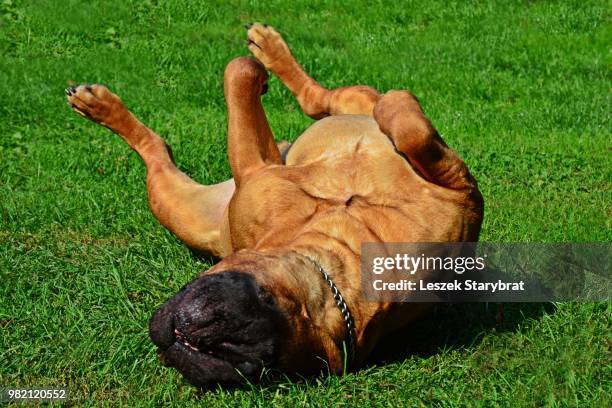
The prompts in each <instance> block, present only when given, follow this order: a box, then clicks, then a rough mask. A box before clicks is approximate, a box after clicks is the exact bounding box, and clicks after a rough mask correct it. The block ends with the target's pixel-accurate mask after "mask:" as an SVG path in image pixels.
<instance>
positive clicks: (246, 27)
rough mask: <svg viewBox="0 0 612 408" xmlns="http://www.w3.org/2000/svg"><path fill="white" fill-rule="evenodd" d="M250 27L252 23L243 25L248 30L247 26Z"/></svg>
mask: <svg viewBox="0 0 612 408" xmlns="http://www.w3.org/2000/svg"><path fill="white" fill-rule="evenodd" d="M251 27H253V23H246V24H245V25H244V28H246V29H247V30H248V29H249V28H251Z"/></svg>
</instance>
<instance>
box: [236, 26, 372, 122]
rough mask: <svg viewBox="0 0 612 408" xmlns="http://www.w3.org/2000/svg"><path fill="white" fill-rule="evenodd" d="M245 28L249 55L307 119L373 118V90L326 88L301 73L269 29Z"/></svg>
mask: <svg viewBox="0 0 612 408" xmlns="http://www.w3.org/2000/svg"><path fill="white" fill-rule="evenodd" d="M247 29H248V31H247V37H248V42H249V45H248V47H249V50H250V51H251V53H253V55H254V56H255V57H256V58H257V59H258V60H259V61H260V62H261V63H262V64H264V66H265V67H266V68H267V69H269V70H270V71H272V73H274V74H275V75H276V76H277V77H278V78H279V79H280V80H281V81H282V82H283V84H285V86H286V87H287V88H288V89H289V90H290V91H291V93H293V95H294V96H295V97H296V99H297V101H298V103H299V104H300V107H301V108H302V110H303V111H304V113H306V114H307V115H308V116H310V117H312V118H314V119H321V118H324V117H326V116H330V115H342V114H354V115H356V114H361V115H372V111H373V109H374V105H375V104H376V102H377V101H378V99H379V98H380V94H379V93H378V92H377V91H376V90H375V89H374V88H371V87H369V86H363V85H356V86H347V87H341V88H336V89H332V90H328V89H325V88H324V87H322V86H321V85H320V84H319V83H318V82H317V81H315V80H314V79H313V78H312V77H311V76H310V75H308V74H307V73H306V71H304V69H303V68H302V66H301V65H300V64H299V63H298V62H297V61H296V59H295V58H294V57H293V55H292V54H291V51H290V50H289V47H288V46H287V44H286V43H285V41H284V40H283V38H282V37H281V36H280V34H279V33H277V32H276V31H275V30H274V29H273V28H272V27H270V26H267V25H262V24H259V23H255V24H251V25H248V26H247Z"/></svg>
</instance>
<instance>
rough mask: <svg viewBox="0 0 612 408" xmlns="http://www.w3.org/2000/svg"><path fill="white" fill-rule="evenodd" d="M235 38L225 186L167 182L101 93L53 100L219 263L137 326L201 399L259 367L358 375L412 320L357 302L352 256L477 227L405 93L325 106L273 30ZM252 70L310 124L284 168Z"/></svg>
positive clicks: (472, 190)
mask: <svg viewBox="0 0 612 408" xmlns="http://www.w3.org/2000/svg"><path fill="white" fill-rule="evenodd" d="M247 28H248V32H247V35H248V39H249V45H248V47H249V50H250V51H251V52H252V53H253V55H254V56H255V57H256V58H257V60H258V61H256V60H254V59H251V58H246V57H241V58H236V59H234V60H233V61H231V62H230V63H229V64H228V66H227V68H226V70H225V78H224V90H225V97H226V100H227V108H228V122H229V126H228V127H229V129H228V154H229V162H230V166H231V169H232V174H233V176H234V179H233V180H228V181H226V182H223V183H220V184H216V185H212V186H203V185H199V184H197V183H195V182H194V181H192V180H191V179H190V178H189V177H187V176H186V175H185V174H183V173H181V172H180V171H179V170H178V169H177V168H176V166H175V164H174V162H173V159H172V156H171V154H170V151H169V148H168V147H167V146H166V144H165V143H164V141H163V140H162V139H161V138H160V137H159V136H158V135H156V134H155V133H153V131H151V130H150V129H148V128H147V127H146V126H144V125H143V124H142V123H141V122H140V121H139V120H138V119H136V118H135V117H134V116H133V115H132V114H131V113H130V112H129V111H128V110H127V109H126V108H125V107H124V105H123V103H122V102H121V100H120V99H119V98H118V97H117V96H116V95H114V94H112V93H111V92H109V90H108V89H107V88H105V87H104V86H101V85H93V86H85V85H81V86H79V87H77V88H70V89H69V90H67V93H68V101H69V103H70V105H71V106H72V107H73V109H74V110H75V111H76V112H78V113H80V114H81V115H83V116H86V117H88V118H90V119H92V120H93V121H95V122H97V123H100V124H102V125H104V126H106V127H108V128H109V129H111V130H112V131H114V132H115V133H117V134H119V135H120V136H121V137H122V138H123V139H124V140H125V141H126V142H127V143H128V144H129V145H130V147H132V149H134V150H135V151H136V152H137V153H138V154H139V155H140V157H141V158H142V160H143V161H144V163H145V165H146V167H147V190H148V195H149V202H150V204H151V210H152V211H153V214H154V215H155V216H156V217H157V219H158V220H159V222H160V223H161V224H162V225H163V226H165V227H166V228H168V229H169V230H170V231H172V232H173V233H174V234H175V235H176V236H177V237H178V238H179V239H180V240H181V241H183V242H184V243H185V244H187V245H188V246H189V247H191V248H194V249H195V250H199V251H204V252H207V253H209V254H212V255H214V256H217V257H220V258H223V259H222V260H221V261H220V262H219V263H218V264H216V265H215V266H214V267H212V268H211V269H210V270H208V271H206V272H204V273H202V274H200V275H199V277H198V278H196V279H195V280H194V281H193V282H192V283H190V284H189V285H187V286H185V287H184V288H183V289H182V290H181V291H180V292H179V293H178V294H177V295H176V296H175V297H173V298H172V299H170V300H169V301H168V302H167V303H166V304H165V305H163V306H162V307H161V308H160V309H159V310H157V312H156V313H155V315H154V316H153V317H152V319H151V322H150V335H151V338H152V340H153V342H154V343H155V344H156V345H157V346H158V347H159V353H158V354H159V356H160V359H161V360H162V362H164V363H165V364H167V365H170V366H174V367H176V368H177V369H178V370H179V371H180V372H181V373H183V374H184V375H185V377H186V378H187V379H188V380H189V381H190V382H192V383H193V384H197V385H203V386H206V385H210V384H212V383H224V382H239V381H241V380H242V379H243V378H247V379H249V380H255V379H257V377H258V375H259V374H260V372H261V369H262V367H264V366H265V367H276V368H278V369H280V370H283V371H285V372H289V373H301V374H308V373H315V372H318V371H320V370H322V369H329V370H330V371H331V372H334V373H341V372H342V370H343V367H344V366H345V364H350V367H351V368H357V367H359V365H361V364H362V363H363V362H364V361H365V360H366V358H367V356H368V354H369V353H370V352H371V350H372V349H373V347H374V345H375V344H376V343H377V342H378V341H379V340H380V339H381V337H383V336H384V335H385V334H387V333H388V332H390V331H392V330H394V329H397V328H398V327H400V326H402V325H405V324H406V323H408V322H410V321H411V320H413V319H414V318H415V317H417V316H418V315H419V314H420V313H421V312H422V311H423V310H424V309H425V307H424V306H423V305H422V304H414V303H413V304H410V303H389V302H378V303H377V302H366V301H365V300H364V298H363V296H362V289H361V279H360V274H361V270H360V246H361V243H362V242H387V241H392V242H461V241H476V240H477V239H478V234H479V230H480V225H481V222H482V217H483V200H482V196H481V195H480V193H479V191H478V188H477V186H476V182H475V180H474V179H473V178H472V176H471V175H470V173H469V172H468V169H467V167H466V165H465V164H464V163H463V161H461V159H460V158H459V157H457V155H456V154H455V153H454V152H453V151H452V150H451V149H450V148H449V147H448V146H447V145H446V144H445V143H444V141H443V140H442V139H441V137H440V136H439V135H438V133H437V132H436V130H435V129H434V127H433V126H432V124H431V123H430V121H429V120H428V119H427V118H426V117H425V115H424V114H423V111H422V110H421V107H420V105H419V103H418V101H417V100H416V98H415V97H414V96H413V95H412V94H411V93H409V92H407V91H389V92H387V93H386V94H379V93H378V92H377V91H375V90H374V89H372V88H370V87H366V86H350V87H345V88H338V89H334V90H327V89H325V88H323V87H322V86H321V85H319V84H318V83H317V82H316V81H315V80H314V79H312V78H311V77H310V76H308V74H306V73H305V72H304V70H303V69H302V67H301V66H300V65H299V64H298V63H297V62H296V60H295V59H294V58H293V56H292V54H291V52H290V50H289V48H288V47H287V45H286V44H285V42H284V41H283V39H282V38H281V37H280V35H279V34H278V33H277V32H276V31H275V30H274V29H272V28H271V27H268V26H265V25H261V24H253V25H249V26H248V27H247ZM264 67H265V68H264ZM266 69H268V70H270V71H271V72H272V73H274V74H275V75H277V76H278V77H279V78H280V80H281V81H282V82H283V83H284V84H285V85H286V86H287V88H289V90H290V91H291V92H292V93H293V94H294V95H295V97H296V98H297V100H298V102H299V104H300V106H301V107H302V109H303V110H304V112H305V113H306V114H307V115H309V116H311V117H313V118H315V119H321V120H320V121H318V122H316V123H315V124H313V125H312V126H311V127H310V128H308V129H307V130H306V131H305V132H304V134H302V135H301V136H300V137H299V138H298V139H297V140H296V141H295V143H293V145H292V146H291V147H290V149H289V150H288V152H286V155H284V156H285V158H284V160H283V158H282V157H283V155H281V152H280V151H279V149H278V147H277V145H276V144H275V142H274V139H273V137H272V133H271V131H270V127H269V126H268V122H267V120H266V115H265V113H264V110H263V107H262V104H261V101H260V95H261V94H262V93H263V92H264V91H265V87H266V86H267V85H266V80H267V73H266ZM330 287H331V289H332V290H330ZM345 351H346V353H345ZM345 355H346V356H347V359H349V361H344V360H345V359H344V356H345Z"/></svg>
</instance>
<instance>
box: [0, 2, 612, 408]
mask: <svg viewBox="0 0 612 408" xmlns="http://www.w3.org/2000/svg"><path fill="white" fill-rule="evenodd" d="M196 3H200V4H196ZM215 3H216V2H204V1H202V2H196V1H187V0H180V1H177V0H174V1H164V0H159V1H156V0H153V1H151V0H144V1H140V0H124V1H119V0H116V1H100V2H77V1H68V0H47V1H19V0H2V1H0V15H1V17H0V154H1V156H0V388H1V387H9V386H11V387H16V386H18V387H54V386H55V387H60V386H68V387H69V388H70V393H71V395H70V400H71V401H72V402H74V403H77V404H78V405H81V404H99V403H108V404H112V405H115V404H118V403H122V404H125V405H128V406H133V405H150V404H155V405H161V404H164V405H175V406H181V407H182V406H190V405H194V406H236V405H238V406H240V405H244V406H246V405H250V404H255V405H261V406H268V405H279V406H291V407H293V406H302V405H308V404H312V405H315V406H331V405H332V404H339V405H342V404H345V405H352V404H356V405H359V406H374V405H382V406H390V407H396V406H401V405H404V404H406V405H419V404H423V405H430V404H434V405H441V406H463V405H482V406H491V405H501V406H536V405H537V406H539V405H545V406H580V407H584V406H609V405H608V404H609V403H610V395H611V394H612V364H611V357H610V356H611V354H610V347H611V345H612V342H611V340H610V339H611V338H612V337H611V326H610V319H611V317H612V313H611V312H612V308H611V307H610V304H609V303H608V304H606V303H601V304H579V303H559V304H513V305H507V306H506V313H505V320H504V321H503V322H501V323H498V322H497V321H496V319H495V310H496V309H495V306H490V307H489V308H488V309H487V308H485V305H458V306H453V307H451V306H447V305H444V306H440V307H438V308H437V310H436V313H435V314H434V318H433V319H431V321H428V322H423V323H421V324H420V325H418V326H417V327H414V328H411V329H409V330H405V331H404V332H402V333H401V334H398V335H396V336H394V337H393V338H392V339H391V340H390V341H389V342H388V343H387V344H385V345H384V346H383V347H381V348H380V349H379V350H378V351H377V352H376V353H375V356H374V358H373V359H372V363H371V364H370V365H369V366H368V367H366V368H365V369H363V370H361V371H359V372H357V373H354V374H350V375H347V376H345V377H320V378H310V379H307V380H305V381H301V382H291V381H281V382H280V383H274V384H265V385H262V386H253V387H250V388H246V389H233V390H231V389H219V390H214V391H210V392H202V391H199V390H197V389H195V388H193V387H191V386H189V385H188V384H186V383H185V382H184V381H183V380H182V378H181V377H180V375H179V374H178V373H177V372H175V371H173V370H170V369H166V368H164V367H162V366H161V364H160V363H159V362H158V361H157V358H156V355H155V350H154V347H153V345H152V343H151V342H150V341H149V339H148V336H147V322H148V318H149V316H150V315H151V314H152V312H153V311H154V309H155V308H156V307H157V306H158V305H159V304H161V303H162V302H163V301H165V300H166V299H167V298H169V297H170V296H172V295H173V294H174V293H176V292H177V290H178V289H179V288H180V287H181V286H182V285H184V284H185V283H187V282H189V281H190V280H191V279H192V278H193V277H194V276H195V275H196V273H197V272H199V271H201V270H203V269H206V268H207V267H208V266H209V265H208V264H207V263H206V262H204V261H201V260H198V259H196V258H194V257H193V256H192V255H191V253H190V252H189V250H188V249H187V248H185V247H184V246H182V245H181V244H180V243H179V242H178V241H177V240H176V239H175V238H174V237H173V236H172V235H171V234H170V233H168V232H167V231H166V230H165V229H163V228H162V227H161V226H160V225H158V223H157V221H156V220H155V219H154V218H153V216H152V215H151V214H150V212H149V209H148V204H147V200H146V191H145V183H144V176H145V172H144V167H143V165H142V164H141V162H140V160H139V158H138V157H137V156H136V154H135V153H133V152H132V151H131V150H130V149H129V148H128V147H127V145H126V144H125V143H124V142H123V141H121V140H120V139H119V137H117V136H115V135H113V134H111V133H110V132H109V131H107V130H106V129H104V128H102V127H100V126H97V125H94V124H92V123H90V122H88V121H86V120H83V119H82V118H81V117H79V116H78V115H76V114H74V113H73V112H72V111H71V110H70V109H69V107H68V106H67V105H66V103H65V96H64V88H65V87H66V86H67V85H68V84H69V81H74V82H76V83H80V82H89V83H94V82H100V83H104V84H107V85H108V86H109V87H110V88H111V89H112V90H113V91H114V92H116V93H117V94H119V95H120V96H121V97H122V98H123V100H124V101H125V103H126V105H127V106H128V107H129V108H130V109H131V110H132V111H133V112H135V114H136V115H137V116H138V117H140V118H141V119H142V120H143V122H145V123H146V124H148V125H149V126H150V127H151V128H153V129H154V130H156V131H157V132H158V133H159V134H160V135H162V136H163V137H165V138H166V140H167V141H168V143H169V144H170V145H171V146H172V148H173V150H174V156H175V158H176V159H177V162H178V164H179V166H180V168H181V169H182V170H183V171H185V172H186V173H188V174H189V175H191V176H192V177H194V178H195V179H196V180H198V181H200V182H202V183H215V182H219V181H222V180H225V179H226V178H228V177H229V176H230V172H229V166H228V164H227V159H226V147H225V138H226V111H225V105H224V100H223V90H222V74H223V69H224V67H225V64H226V63H227V62H228V61H229V60H230V59H231V58H233V57H235V56H238V55H244V54H246V51H247V50H246V46H245V33H244V29H243V24H244V23H246V22H249V21H263V22H266V23H269V24H271V25H273V26H275V27H276V28H277V29H278V30H279V31H280V32H281V33H282V34H284V36H285V38H286V40H287V41H288V43H289V44H290V46H291V47H292V48H293V51H294V54H295V55H296V57H297V59H298V60H299V61H301V62H302V63H303V64H304V65H305V67H306V69H307V70H308V71H309V72H310V73H312V74H313V75H314V76H315V77H316V78H318V79H319V80H320V81H321V82H322V83H323V84H324V85H325V86H328V87H334V86H339V85H352V84H357V83H362V84H368V85H372V86H374V87H376V88H378V89H379V90H381V91H385V90H388V89H392V88H406V89H410V90H412V91H413V92H414V93H415V94H416V95H417V96H418V97H419V98H420V100H421V101H422V103H423V105H424V109H425V111H426V113H427V114H428V116H429V117H430V118H431V119H432V121H433V123H434V124H435V125H436V126H437V128H438V129H439V131H440V133H441V134H442V135H443V136H444V137H445V139H446V141H447V142H448V143H449V144H450V145H451V146H452V147H453V148H454V149H455V150H456V151H457V152H458V153H459V154H460V155H461V156H462V157H463V158H464V160H465V161H466V162H467V163H468V165H469V166H470V169H471V171H472V173H473V174H474V175H475V176H476V178H477V179H478V181H479V183H480V188H481V191H482V192H483V195H484V197H485V200H486V204H487V208H486V215H485V222H484V225H483V231H482V234H481V240H483V241H489V242H516V241H524V242H529V241H534V242H557V241H563V242H574V241H606V242H608V241H610V240H611V238H612V225H611V219H612V217H611V215H612V209H611V205H610V204H611V202H612V200H611V198H612V196H611V189H610V185H611V182H612V155H611V151H612V138H611V132H610V129H611V120H610V118H611V115H610V107H611V102H612V100H611V93H610V90H611V89H612V84H611V79H612V74H611V70H610V68H611V66H612V59H611V54H610V43H611V38H612V30H611V26H610V9H609V8H608V7H607V6H606V2H600V1H593V2H589V1H571V2H570V1H568V2H538V1H534V2H531V1H525V2H520V3H519V2H500V3H501V4H495V3H489V2H486V1H481V2H475V3H474V4H468V3H467V2H457V3H450V2H447V1H422V2H418V3H417V2H407V3H402V2H389V4H386V2H385V3H383V2H380V3H379V4H373V2H346V3H345V4H341V3H340V2H331V1H330V2H303V3H302V2H299V3H291V5H290V4H289V3H287V2H282V1H276V2H270V4H267V5H263V3H260V2H252V3H249V4H240V3H238V2H218V3H216V4H215ZM264 104H265V107H266V111H267V114H268V118H269V120H270V123H271V127H272V129H273V131H274V132H275V135H276V137H277V138H278V139H281V138H283V139H288V140H293V139H295V138H296V137H297V136H298V135H299V134H300V133H301V132H302V131H303V129H305V128H306V127H307V126H309V124H311V123H312V121H311V120H310V119H308V118H307V117H306V116H304V115H303V114H302V113H301V111H300V109H299V107H298V105H297V103H296V102H295V100H294V99H293V98H292V97H291V95H290V93H289V92H288V91H287V90H286V89H284V88H283V87H282V86H281V84H280V83H279V81H278V80H277V79H275V78H273V79H271V81H270V91H269V93H268V94H267V95H266V96H265V100H264ZM606 401H608V402H607V403H606Z"/></svg>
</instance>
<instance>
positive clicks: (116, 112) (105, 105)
mask: <svg viewBox="0 0 612 408" xmlns="http://www.w3.org/2000/svg"><path fill="white" fill-rule="evenodd" d="M66 97H67V99H68V104H69V105H70V106H71V107H72V109H73V110H74V111H75V112H76V113H78V114H79V115H81V116H84V117H86V118H89V119H91V120H93V121H94V122H97V123H99V124H101V125H104V126H107V127H112V124H113V122H116V121H119V120H121V118H122V117H123V115H124V114H125V113H127V109H125V106H124V105H123V102H121V99H119V97H118V96H117V95H115V94H114V93H112V92H111V91H109V90H108V88H107V87H105V86H104V85H97V84H96V85H79V86H77V87H70V88H67V89H66Z"/></svg>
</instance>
